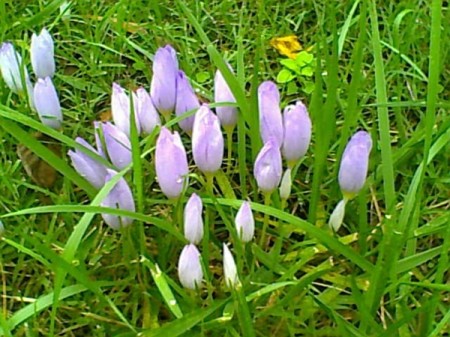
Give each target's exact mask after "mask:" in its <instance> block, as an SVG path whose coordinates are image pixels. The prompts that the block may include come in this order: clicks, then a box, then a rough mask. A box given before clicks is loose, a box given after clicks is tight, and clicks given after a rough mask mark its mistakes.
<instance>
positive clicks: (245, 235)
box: [234, 201, 255, 242]
mask: <svg viewBox="0 0 450 337" xmlns="http://www.w3.org/2000/svg"><path fill="white" fill-rule="evenodd" d="M234 222H235V224H236V230H237V232H238V235H239V237H240V239H241V240H242V241H243V242H249V241H251V240H252V239H253V236H254V235H255V219H254V218H253V213H252V208H251V207H250V203H249V202H248V201H244V202H243V203H242V205H241V207H240V208H239V211H238V212H237V214H236V219H235V220H234Z"/></svg>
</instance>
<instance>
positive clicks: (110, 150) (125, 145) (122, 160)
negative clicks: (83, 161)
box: [97, 122, 132, 170]
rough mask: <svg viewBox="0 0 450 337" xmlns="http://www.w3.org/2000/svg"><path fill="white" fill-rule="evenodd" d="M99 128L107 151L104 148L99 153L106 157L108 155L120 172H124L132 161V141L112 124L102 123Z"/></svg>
mask: <svg viewBox="0 0 450 337" xmlns="http://www.w3.org/2000/svg"><path fill="white" fill-rule="evenodd" d="M99 126H100V127H101V129H102V133H103V139H104V144H105V146H106V151H105V149H103V148H102V150H101V151H99V153H100V154H102V153H103V154H104V155H106V153H107V154H108V157H109V159H110V160H111V163H113V165H114V166H115V167H116V168H118V169H119V170H123V169H124V168H125V167H127V166H128V165H130V163H131V161H132V157H131V143H130V140H129V139H128V137H127V135H126V134H125V133H123V132H122V131H121V130H120V129H119V128H118V127H117V126H115V125H114V124H112V123H110V122H107V123H101V124H99ZM100 143H101V142H100ZM97 144H99V143H97Z"/></svg>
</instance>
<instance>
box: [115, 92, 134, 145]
mask: <svg viewBox="0 0 450 337" xmlns="http://www.w3.org/2000/svg"><path fill="white" fill-rule="evenodd" d="M133 98H134V99H133V106H134V115H135V116H136V118H135V123H136V129H137V131H138V133H140V126H139V118H138V113H137V110H138V109H137V99H136V96H133ZM111 112H112V117H113V120H114V124H115V125H116V126H117V127H118V128H119V129H120V130H121V131H122V132H123V133H125V134H126V136H127V137H128V138H129V137H130V114H131V100H130V97H129V96H128V95H127V93H126V92H125V90H124V89H123V88H122V87H121V86H120V85H119V84H117V83H113V85H112V95H111Z"/></svg>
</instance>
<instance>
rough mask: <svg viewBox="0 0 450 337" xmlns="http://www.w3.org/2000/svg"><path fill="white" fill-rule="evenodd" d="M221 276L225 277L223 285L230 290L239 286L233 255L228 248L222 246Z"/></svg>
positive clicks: (224, 245)
mask: <svg viewBox="0 0 450 337" xmlns="http://www.w3.org/2000/svg"><path fill="white" fill-rule="evenodd" d="M223 275H224V277H225V284H226V285H227V286H228V287H230V288H235V287H236V286H237V285H238V284H239V278H238V274H237V269H236V263H235V262H234V258H233V255H232V254H231V252H230V249H229V248H228V246H227V245H226V244H225V243H224V244H223Z"/></svg>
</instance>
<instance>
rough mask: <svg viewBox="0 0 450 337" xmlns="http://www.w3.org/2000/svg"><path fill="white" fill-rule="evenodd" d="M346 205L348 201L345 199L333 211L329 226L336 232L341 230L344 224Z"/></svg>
mask: <svg viewBox="0 0 450 337" xmlns="http://www.w3.org/2000/svg"><path fill="white" fill-rule="evenodd" d="M346 203H347V200H346V199H345V198H344V199H343V200H341V201H339V203H338V204H337V206H336V208H335V209H334V210H333V213H331V216H330V220H329V221H328V226H329V227H330V228H331V229H332V230H333V231H335V232H337V231H338V230H339V228H340V227H341V225H342V222H343V221H344V216H345V204H346Z"/></svg>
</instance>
